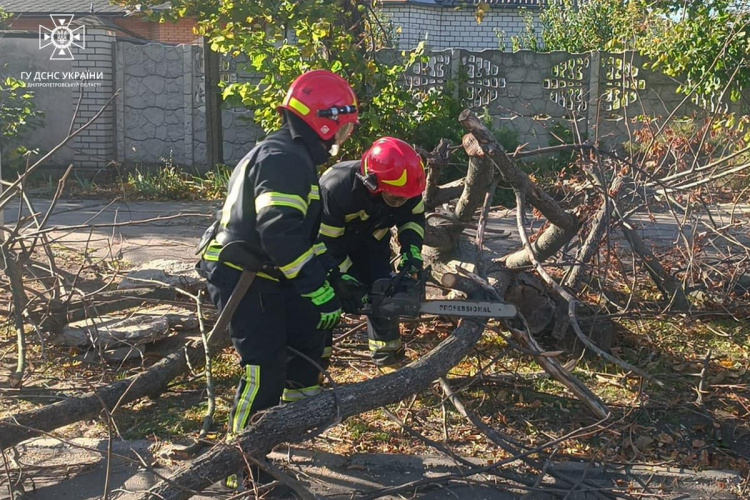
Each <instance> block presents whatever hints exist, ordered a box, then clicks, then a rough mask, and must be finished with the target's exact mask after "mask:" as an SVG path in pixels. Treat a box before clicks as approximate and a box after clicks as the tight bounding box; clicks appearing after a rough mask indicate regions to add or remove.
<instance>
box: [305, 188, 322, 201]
mask: <svg viewBox="0 0 750 500" xmlns="http://www.w3.org/2000/svg"><path fill="white" fill-rule="evenodd" d="M319 199H320V188H319V187H318V186H310V192H309V193H308V194H307V203H310V202H311V201H312V200H319Z"/></svg>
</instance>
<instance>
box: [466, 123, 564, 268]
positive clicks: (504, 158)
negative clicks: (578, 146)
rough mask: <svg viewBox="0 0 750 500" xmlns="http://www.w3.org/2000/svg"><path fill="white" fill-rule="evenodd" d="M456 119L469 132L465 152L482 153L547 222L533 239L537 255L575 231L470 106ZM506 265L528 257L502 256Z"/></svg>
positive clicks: (520, 253)
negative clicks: (539, 233)
mask: <svg viewBox="0 0 750 500" xmlns="http://www.w3.org/2000/svg"><path fill="white" fill-rule="evenodd" d="M458 121H460V122H461V124H462V125H463V126H464V128H466V130H467V131H469V132H470V133H471V136H473V140H472V139H471V138H466V137H465V138H464V141H463V143H464V149H466V152H467V153H468V154H469V156H478V155H484V156H486V157H487V158H488V159H489V160H491V161H492V162H493V164H494V166H495V167H496V168H497V169H498V170H499V172H500V174H501V176H502V178H503V180H505V182H507V183H508V184H510V185H511V186H513V187H514V188H515V189H518V190H520V191H522V192H523V193H524V196H525V198H526V200H527V201H528V202H529V203H530V204H531V205H532V206H533V207H534V208H536V209H537V210H539V212H541V213H542V215H544V217H546V219H547V220H548V221H549V222H550V226H549V227H548V228H547V229H546V230H545V231H544V233H543V234H542V235H541V236H539V238H538V239H537V240H536V242H535V243H536V246H537V247H538V248H537V249H535V251H536V252H538V253H537V255H538V256H539V258H540V259H543V258H547V257H549V256H551V255H553V254H554V253H555V252H557V251H558V250H560V249H561V248H562V247H563V246H564V245H565V244H566V243H567V242H568V241H570V240H571V238H573V236H575V234H576V233H577V232H578V227H579V221H578V219H577V218H576V217H575V216H574V215H573V214H571V213H569V212H567V211H565V210H563V209H562V207H560V206H559V205H558V204H557V202H556V201H555V200H554V199H552V197H551V196H550V195H549V194H547V193H546V192H545V191H544V190H542V189H540V188H539V187H538V186H537V185H536V184H534V183H533V182H532V181H531V179H530V178H529V176H528V175H527V174H526V173H525V172H524V171H523V170H521V169H519V168H518V167H516V166H515V164H514V163H513V161H512V160H511V159H510V158H509V157H508V155H507V154H506V153H505V150H504V149H503V147H502V145H500V144H499V143H498V142H497V141H496V140H495V138H494V137H493V136H492V134H491V133H490V131H489V130H488V129H487V127H485V125H484V124H483V123H482V122H481V121H480V120H479V118H477V117H476V116H475V115H474V113H472V112H471V110H468V109H465V110H464V111H462V112H461V114H460V115H459V117H458ZM505 261H506V265H507V266H508V267H509V268H515V267H522V266H528V265H530V264H531V260H530V259H529V257H528V254H527V253H526V251H525V250H519V251H518V252H516V253H514V254H511V255H510V256H508V257H507V258H506V259H505Z"/></svg>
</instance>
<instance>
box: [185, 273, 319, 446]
mask: <svg viewBox="0 0 750 500" xmlns="http://www.w3.org/2000/svg"><path fill="white" fill-rule="evenodd" d="M200 269H201V270H202V271H203V273H204V274H205V275H206V278H207V280H208V293H209V295H210V297H211V301H212V302H213V303H214V304H215V305H216V307H217V308H218V309H219V310H220V311H221V310H222V308H223V307H224V305H225V304H226V303H227V301H228V300H229V297H230V295H231V294H232V291H233V290H234V286H235V285H236V283H237V280H238V279H239V277H240V271H237V270H235V269H231V268H229V267H227V266H226V265H224V264H219V263H215V262H206V261H201V263H200ZM317 316H318V315H317V313H316V311H315V309H314V306H313V305H312V303H311V302H310V301H308V300H307V299H305V298H304V297H301V296H300V295H299V293H298V292H297V291H296V290H295V289H294V287H293V286H292V284H291V283H289V282H288V281H273V280H271V279H267V278H262V277H256V278H255V281H253V284H252V285H251V286H250V289H249V290H248V291H247V294H245V297H244V298H243V299H242V301H241V302H240V304H239V306H238V307H237V310H236V312H235V313H234V316H233V317H232V320H231V323H230V325H229V333H230V336H231V338H232V344H234V348H235V350H236V351H237V353H238V354H239V356H240V365H241V366H242V376H241V378H240V382H239V385H238V386H237V394H236V395H235V398H234V406H233V407H232V411H231V413H230V415H229V435H230V436H233V435H234V434H238V433H240V432H241V431H242V429H243V428H244V427H245V426H246V425H247V422H248V419H249V417H250V415H251V414H253V413H254V412H256V411H258V410H262V409H264V408H268V407H271V406H275V405H277V404H279V399H281V401H285V402H291V401H297V400H300V399H302V398H304V397H308V396H313V395H315V394H317V393H318V392H320V386H319V385H318V373H319V370H318V367H317V366H315V365H314V364H313V363H311V362H310V361H308V360H307V359H305V358H304V357H302V356H298V355H297V354H294V353H293V352H292V351H291V350H290V349H287V346H288V347H291V348H294V349H295V350H297V351H299V352H300V353H302V354H304V355H305V356H307V357H309V358H310V359H311V360H313V361H317V360H319V359H320V358H321V356H322V355H323V348H324V345H325V335H324V334H323V332H320V331H317V330H316V329H315V325H316V324H317V320H318V318H317Z"/></svg>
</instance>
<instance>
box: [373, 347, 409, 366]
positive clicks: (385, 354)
mask: <svg viewBox="0 0 750 500" xmlns="http://www.w3.org/2000/svg"><path fill="white" fill-rule="evenodd" d="M371 357H372V362H373V363H375V366H377V367H378V368H388V369H390V370H391V371H395V370H398V369H399V368H401V367H402V366H403V365H404V364H405V361H406V353H405V352H404V348H403V347H402V348H400V349H399V350H397V351H373V352H372V354H371Z"/></svg>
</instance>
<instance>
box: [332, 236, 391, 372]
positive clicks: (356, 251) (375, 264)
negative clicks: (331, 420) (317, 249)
mask: <svg viewBox="0 0 750 500" xmlns="http://www.w3.org/2000/svg"><path fill="white" fill-rule="evenodd" d="M388 236H389V235H386V236H385V237H383V238H381V239H380V240H378V239H376V238H375V237H373V236H372V235H367V236H365V237H360V236H347V235H344V236H342V238H347V237H349V238H352V239H353V241H350V242H348V243H349V245H347V248H348V250H349V258H350V259H351V267H349V268H348V269H344V271H345V272H347V273H348V274H351V275H352V276H354V277H355V278H357V279H358V280H359V281H360V282H362V283H363V284H364V285H365V286H367V287H370V286H372V283H373V282H374V281H375V280H378V279H381V278H388V277H390V276H391V274H392V267H391V265H390V260H391V248H390V245H389V238H388ZM367 337H368V345H369V348H370V355H371V356H372V360H373V361H374V362H375V364H377V365H382V366H387V365H393V364H396V363H397V362H398V361H399V360H400V359H402V358H403V356H404V350H403V347H402V346H401V335H400V332H399V321H398V318H386V317H383V316H368V318H367ZM332 346H333V332H332V331H330V330H329V331H327V332H326V347H325V351H324V356H325V357H324V358H323V367H324V368H327V367H328V365H329V364H330V356H331V349H332Z"/></svg>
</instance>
